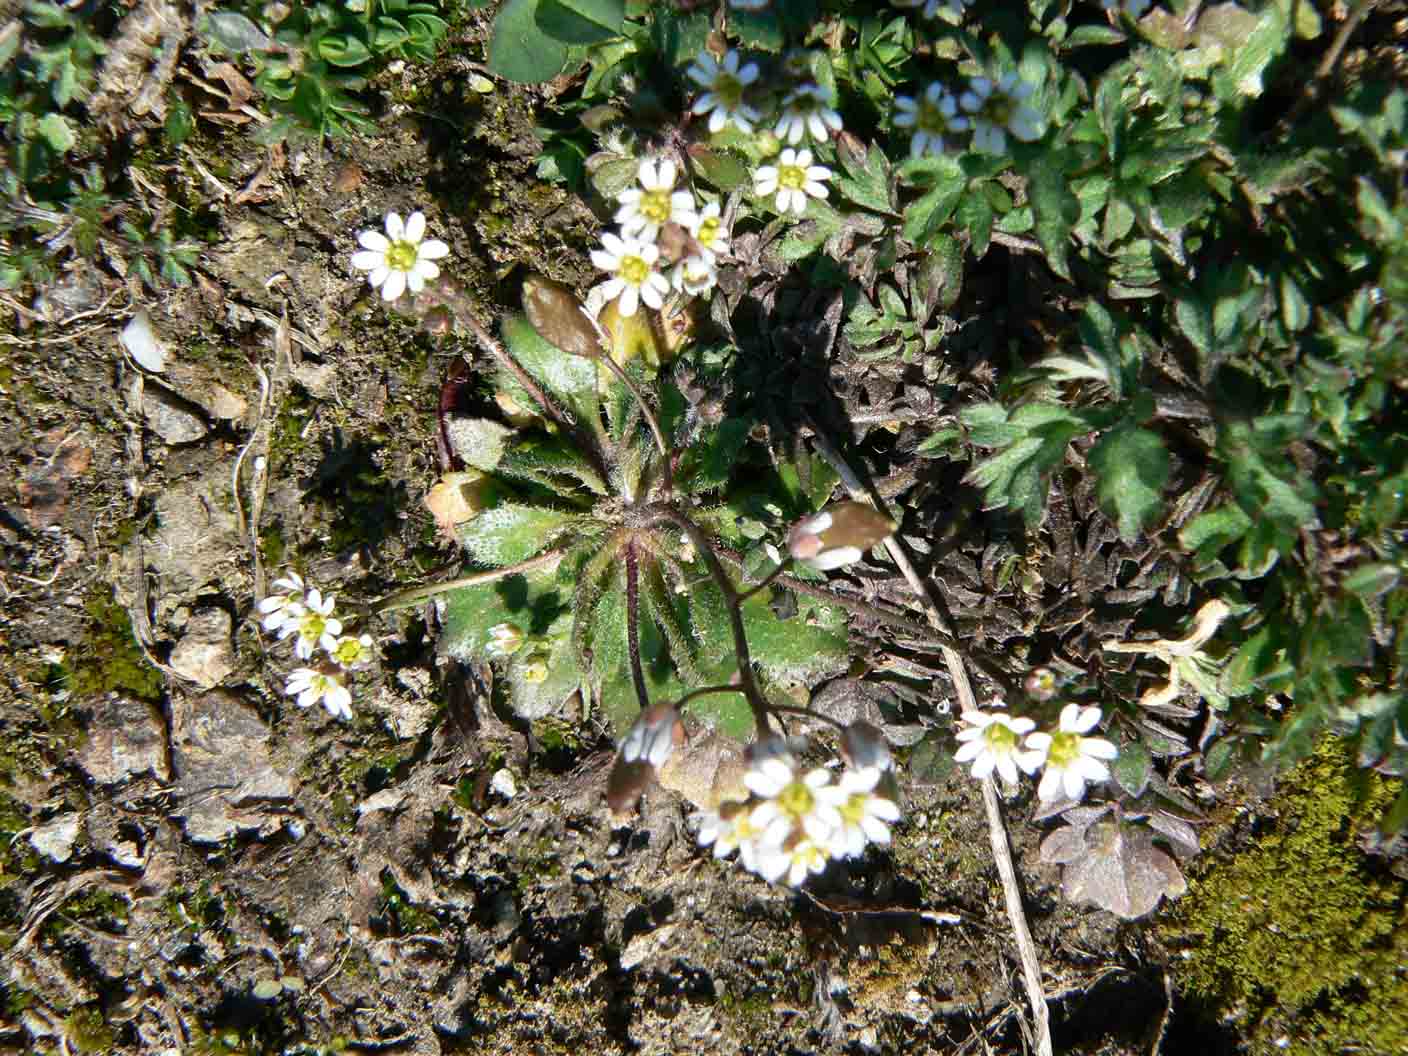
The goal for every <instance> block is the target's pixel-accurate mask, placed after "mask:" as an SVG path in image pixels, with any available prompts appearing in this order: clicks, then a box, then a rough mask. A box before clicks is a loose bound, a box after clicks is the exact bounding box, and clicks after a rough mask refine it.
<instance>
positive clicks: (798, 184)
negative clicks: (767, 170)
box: [777, 165, 807, 191]
mask: <svg viewBox="0 0 1408 1056" xmlns="http://www.w3.org/2000/svg"><path fill="white" fill-rule="evenodd" d="M806 182H807V170H806V169H804V168H802V166H800V165H779V166H778V167H777V185H778V186H779V187H785V188H787V189H788V190H789V191H800V190H801V189H802V188H803V187H804V186H805V185H806Z"/></svg>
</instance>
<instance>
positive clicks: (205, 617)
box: [169, 607, 235, 689]
mask: <svg viewBox="0 0 1408 1056" xmlns="http://www.w3.org/2000/svg"><path fill="white" fill-rule="evenodd" d="M232 627H233V623H232V621H231V619H230V614H229V613H228V612H226V611H225V610H224V609H221V608H214V607H212V608H206V609H197V610H196V611H195V612H194V613H193V614H192V616H191V618H190V621H189V622H188V623H187V624H186V633H185V634H183V635H182V636H181V640H180V641H179V642H177V643H176V648H175V649H173V650H172V651H171V659H170V661H169V663H170V664H171V666H172V668H173V669H174V670H175V671H176V673H177V674H178V675H181V676H183V677H184V678H188V679H190V680H191V681H192V682H194V683H196V684H197V685H198V686H200V687H201V688H202V689H213V688H214V687H215V686H217V685H219V684H220V683H221V682H222V681H224V679H225V676H227V675H228V674H229V673H230V672H231V671H233V670H234V669H235V653H234V649H233V647H232V646H231V645H230V634H231V630H232Z"/></svg>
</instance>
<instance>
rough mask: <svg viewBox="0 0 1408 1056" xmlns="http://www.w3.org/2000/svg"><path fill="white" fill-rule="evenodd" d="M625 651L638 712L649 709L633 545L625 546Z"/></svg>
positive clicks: (637, 575) (638, 560) (637, 559)
mask: <svg viewBox="0 0 1408 1056" xmlns="http://www.w3.org/2000/svg"><path fill="white" fill-rule="evenodd" d="M626 651H627V653H628V654H629V655H630V658H631V680H632V681H633V682H634V683H635V687H636V700H637V701H639V702H640V710H641V711H645V710H646V709H647V708H649V707H650V691H649V690H647V689H646V686H645V672H644V670H642V668H641V666H640V558H639V557H638V556H637V555H636V548H635V544H634V543H627V544H626Z"/></svg>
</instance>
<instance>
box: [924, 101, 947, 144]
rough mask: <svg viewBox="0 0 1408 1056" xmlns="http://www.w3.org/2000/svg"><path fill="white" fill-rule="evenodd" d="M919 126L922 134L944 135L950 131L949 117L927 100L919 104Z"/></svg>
mask: <svg viewBox="0 0 1408 1056" xmlns="http://www.w3.org/2000/svg"><path fill="white" fill-rule="evenodd" d="M918 125H919V131H921V132H929V133H931V134H933V135H943V134H944V133H945V132H947V131H948V116H947V115H946V114H945V113H944V112H943V111H942V110H940V109H939V108H938V107H937V106H935V105H934V104H933V103H931V102H929V100H928V99H925V100H924V101H923V102H921V103H920V104H919V120H918Z"/></svg>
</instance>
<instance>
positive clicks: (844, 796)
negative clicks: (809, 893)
mask: <svg viewBox="0 0 1408 1056" xmlns="http://www.w3.org/2000/svg"><path fill="white" fill-rule="evenodd" d="M855 729H856V727H854V726H853V727H851V728H850V730H848V733H849V732H852V731H854V730H855ZM850 739H851V740H854V737H852V738H850ZM864 739H866V740H867V746H868V751H867V753H866V754H867V755H868V758H865V757H862V756H857V755H852V756H850V757H849V761H850V764H851V765H849V766H846V767H845V768H843V769H842V770H840V772H839V773H835V774H834V773H833V772H832V771H831V770H829V769H827V768H825V767H816V768H814V769H810V770H804V769H803V768H802V766H801V764H800V763H799V761H798V759H797V757H796V755H795V754H794V749H796V748H799V747H803V746H804V745H799V744H797V743H796V742H795V740H789V739H784V738H781V737H771V738H768V739H767V740H764V741H760V742H758V743H756V744H754V745H752V746H751V748H750V749H749V762H750V766H749V768H748V771H747V773H746V774H745V775H744V777H743V783H744V785H745V786H746V787H747V789H748V791H749V792H750V793H751V795H750V796H749V798H747V799H746V800H731V801H727V802H725V803H723V804H721V805H720V806H719V808H718V809H717V810H714V811H708V812H705V813H703V814H701V815H699V818H698V826H699V827H698V835H697V838H698V840H699V843H700V845H701V846H704V847H713V849H714V857H716V858H727V857H728V856H729V855H731V854H732V853H733V852H734V851H737V852H738V855H739V861H740V862H741V863H742V865H743V867H744V868H745V869H748V870H750V871H751V872H754V873H757V874H758V875H759V876H761V877H763V879H765V880H767V881H768V882H769V883H785V884H788V885H789V886H792V887H796V886H798V885H799V884H801V883H803V882H804V881H805V880H806V879H807V878H808V877H810V876H812V875H814V874H816V873H820V872H822V871H823V870H825V868H826V866H827V864H828V863H829V862H830V861H832V860H833V859H838V858H858V857H860V856H861V855H862V854H864V853H865V848H866V847H867V846H868V845H869V844H872V843H875V844H880V845H882V846H883V845H886V844H888V843H889V842H890V826H891V825H893V824H894V823H895V822H896V821H898V820H899V818H900V808H899V805H898V803H896V801H895V798H894V793H893V791H892V790H891V789H892V787H893V779H892V778H891V776H890V774H889V770H890V768H891V766H892V763H891V760H890V757H889V753H888V751H884V750H883V741H880V739H879V735H878V733H873V732H869V731H867V735H866V736H865V738H864Z"/></svg>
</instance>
